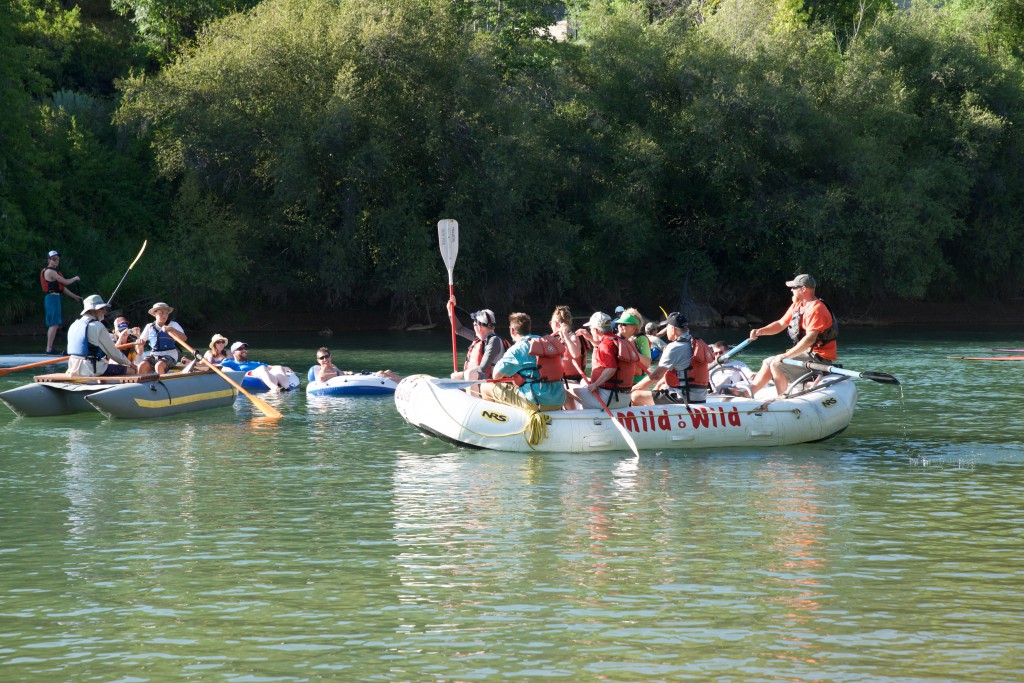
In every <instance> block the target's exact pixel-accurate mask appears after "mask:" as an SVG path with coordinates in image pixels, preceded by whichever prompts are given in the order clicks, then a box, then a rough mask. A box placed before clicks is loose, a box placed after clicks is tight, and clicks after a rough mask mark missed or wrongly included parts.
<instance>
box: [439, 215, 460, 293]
mask: <svg viewBox="0 0 1024 683" xmlns="http://www.w3.org/2000/svg"><path fill="white" fill-rule="evenodd" d="M437 241H438V243H439V244H440V245H441V258H443V259H444V266H445V268H447V269H448V284H451V276H452V270H454V268H455V259H456V258H457V257H458V255H459V222H458V221H457V220H455V219H454V218H445V219H444V220H440V221H438V222H437Z"/></svg>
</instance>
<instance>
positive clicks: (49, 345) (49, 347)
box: [46, 325, 60, 353]
mask: <svg viewBox="0 0 1024 683" xmlns="http://www.w3.org/2000/svg"><path fill="white" fill-rule="evenodd" d="M59 328H60V325H51V326H50V327H48V328H46V352H47V353H49V352H50V351H53V342H54V341H55V340H56V339H57V330H58V329H59Z"/></svg>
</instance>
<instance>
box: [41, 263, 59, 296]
mask: <svg viewBox="0 0 1024 683" xmlns="http://www.w3.org/2000/svg"><path fill="white" fill-rule="evenodd" d="M48 270H52V271H53V272H55V273H57V275H60V276H61V277H64V276H63V275H61V273H60V271H59V270H57V269H56V268H50V266H46V267H45V268H43V269H42V270H41V271H39V284H40V285H42V287H43V291H44V292H46V293H47V294H60V293H61V292H63V291H64V285H63V284H61V283H60V282H57V281H56V280H52V281H51V280H47V279H46V277H45V276H46V271H48Z"/></svg>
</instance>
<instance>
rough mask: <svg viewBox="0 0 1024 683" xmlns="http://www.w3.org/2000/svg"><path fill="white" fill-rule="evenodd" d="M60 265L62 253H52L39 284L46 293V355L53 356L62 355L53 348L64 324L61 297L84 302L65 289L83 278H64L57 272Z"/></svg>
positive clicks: (40, 273)
mask: <svg viewBox="0 0 1024 683" xmlns="http://www.w3.org/2000/svg"><path fill="white" fill-rule="evenodd" d="M58 265H60V252H56V251H51V252H50V254H49V256H47V257H46V265H45V266H43V269H42V270H41V271H39V284H40V285H41V286H42V288H43V292H45V297H44V299H43V304H44V305H45V308H46V353H47V354H49V355H51V356H59V355H61V354H60V351H57V350H56V349H54V348H53V343H54V341H55V340H56V339H57V330H59V329H60V326H61V325H62V324H63V323H64V320H63V318H64V312H63V311H62V310H61V305H60V301H61V299H60V295H61V294H67V295H68V296H70V297H71V298H72V299H77V300H78V301H81V300H82V297H80V296H78V295H77V294H75V293H74V292H72V291H71V290H70V289H65V287H66V286H67V285H73V284H75V283H76V282H78V281H79V279H81V278H79V276H77V275H76V276H75V277H72V278H66V277H64V276H63V275H62V274H61V272H60V271H59V270H57V266H58Z"/></svg>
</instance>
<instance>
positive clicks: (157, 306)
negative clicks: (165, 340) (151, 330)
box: [149, 301, 174, 315]
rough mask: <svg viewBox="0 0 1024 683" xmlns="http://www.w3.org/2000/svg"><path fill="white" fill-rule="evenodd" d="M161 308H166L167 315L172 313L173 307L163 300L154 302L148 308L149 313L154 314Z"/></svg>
mask: <svg viewBox="0 0 1024 683" xmlns="http://www.w3.org/2000/svg"><path fill="white" fill-rule="evenodd" d="M161 308H164V309H167V314H168V315H170V314H171V313H174V309H173V308H172V307H170V306H168V305H167V304H165V303H164V302H163V301H157V302H156V303H155V304H153V307H152V308H150V309H149V314H150V315H156V312H157V311H159V310H160V309H161Z"/></svg>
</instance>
